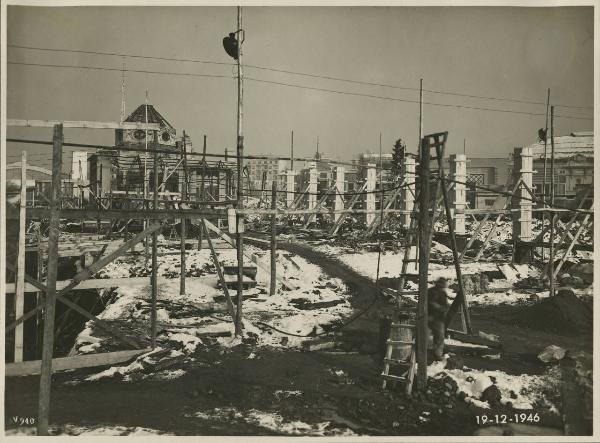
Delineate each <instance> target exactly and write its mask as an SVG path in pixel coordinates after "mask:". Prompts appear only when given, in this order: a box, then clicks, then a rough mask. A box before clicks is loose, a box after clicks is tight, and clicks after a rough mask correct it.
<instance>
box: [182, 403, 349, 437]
mask: <svg viewBox="0 0 600 443" xmlns="http://www.w3.org/2000/svg"><path fill="white" fill-rule="evenodd" d="M190 417H195V418H198V419H201V420H207V421H215V420H221V421H227V422H231V421H234V420H236V421H243V422H246V423H248V424H252V425H255V426H259V427H261V428H265V429H268V430H269V431H273V432H277V433H280V434H284V435H302V436H311V437H324V436H342V437H344V436H353V435H357V434H355V433H354V432H353V431H352V430H350V429H347V428H344V429H341V428H337V427H334V426H332V424H331V422H329V421H323V422H319V423H314V424H308V423H305V422H302V421H300V420H293V421H290V420H286V419H284V418H283V417H282V416H281V415H279V414H277V413H273V412H266V411H260V410H257V409H250V410H249V411H245V412H242V411H238V410H237V409H236V408H234V407H225V408H214V409H212V410H209V411H202V412H196V413H195V414H193V415H190Z"/></svg>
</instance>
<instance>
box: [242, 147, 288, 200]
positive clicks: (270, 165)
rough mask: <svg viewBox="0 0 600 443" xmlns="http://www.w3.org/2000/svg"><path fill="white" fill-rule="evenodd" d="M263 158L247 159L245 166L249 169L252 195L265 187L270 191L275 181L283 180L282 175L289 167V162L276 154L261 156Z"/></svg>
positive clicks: (250, 192)
mask: <svg viewBox="0 0 600 443" xmlns="http://www.w3.org/2000/svg"><path fill="white" fill-rule="evenodd" d="M261 157H263V158H257V159H246V160H244V167H245V168H246V169H247V171H248V181H249V183H250V190H249V194H250V195H258V194H260V192H261V189H262V187H263V178H264V189H265V190H268V191H270V190H271V186H272V183H273V181H278V180H279V181H281V178H280V177H281V175H282V174H283V172H284V171H285V170H286V169H287V167H288V164H289V162H288V161H287V160H280V159H279V158H277V157H275V156H270V155H268V156H261Z"/></svg>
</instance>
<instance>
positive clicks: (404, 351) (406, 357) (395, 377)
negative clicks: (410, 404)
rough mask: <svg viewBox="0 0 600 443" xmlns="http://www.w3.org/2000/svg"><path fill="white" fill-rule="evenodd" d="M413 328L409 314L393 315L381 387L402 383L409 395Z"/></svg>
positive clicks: (413, 355) (412, 372) (413, 366)
mask: <svg viewBox="0 0 600 443" xmlns="http://www.w3.org/2000/svg"><path fill="white" fill-rule="evenodd" d="M415 330H416V328H415V324H414V320H411V318H410V317H409V316H402V317H400V316H394V319H393V320H392V323H391V324H390V334H389V337H388V339H387V340H386V351H385V357H384V359H383V371H382V373H381V377H382V379H383V380H382V388H383V389H386V387H387V386H388V384H392V385H395V384H398V383H403V384H404V390H405V392H406V395H411V393H412V387H413V381H414V378H415V369H416V349H415V337H414V335H415V334H414V333H415Z"/></svg>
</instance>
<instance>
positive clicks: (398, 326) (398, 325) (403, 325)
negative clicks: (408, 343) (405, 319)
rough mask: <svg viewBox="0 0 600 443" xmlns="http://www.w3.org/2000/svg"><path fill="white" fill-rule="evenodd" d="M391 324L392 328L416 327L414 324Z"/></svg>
mask: <svg viewBox="0 0 600 443" xmlns="http://www.w3.org/2000/svg"><path fill="white" fill-rule="evenodd" d="M391 326H392V327H394V328H406V329H415V328H416V326H415V325H411V324H405V323H392V324H391Z"/></svg>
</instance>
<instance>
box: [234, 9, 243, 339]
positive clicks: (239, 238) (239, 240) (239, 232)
mask: <svg viewBox="0 0 600 443" xmlns="http://www.w3.org/2000/svg"><path fill="white" fill-rule="evenodd" d="M244 34H245V33H244V31H243V30H242V7H241V6H238V7H237V31H236V34H235V35H236V40H237V50H238V53H237V74H238V75H237V84H238V111H237V204H236V207H237V208H238V209H243V207H244V200H243V195H242V193H243V189H244V187H243V179H244V177H243V164H242V162H243V156H244V135H243V131H242V130H243V119H244V113H243V104H244V81H243V64H242V43H243V41H244V38H245V35H244ZM243 228H244V217H243V215H240V214H239V213H238V214H236V246H237V261H238V269H237V280H238V287H237V313H236V318H235V335H236V336H239V335H241V333H242V296H243V279H244V243H243V241H244V234H243Z"/></svg>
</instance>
